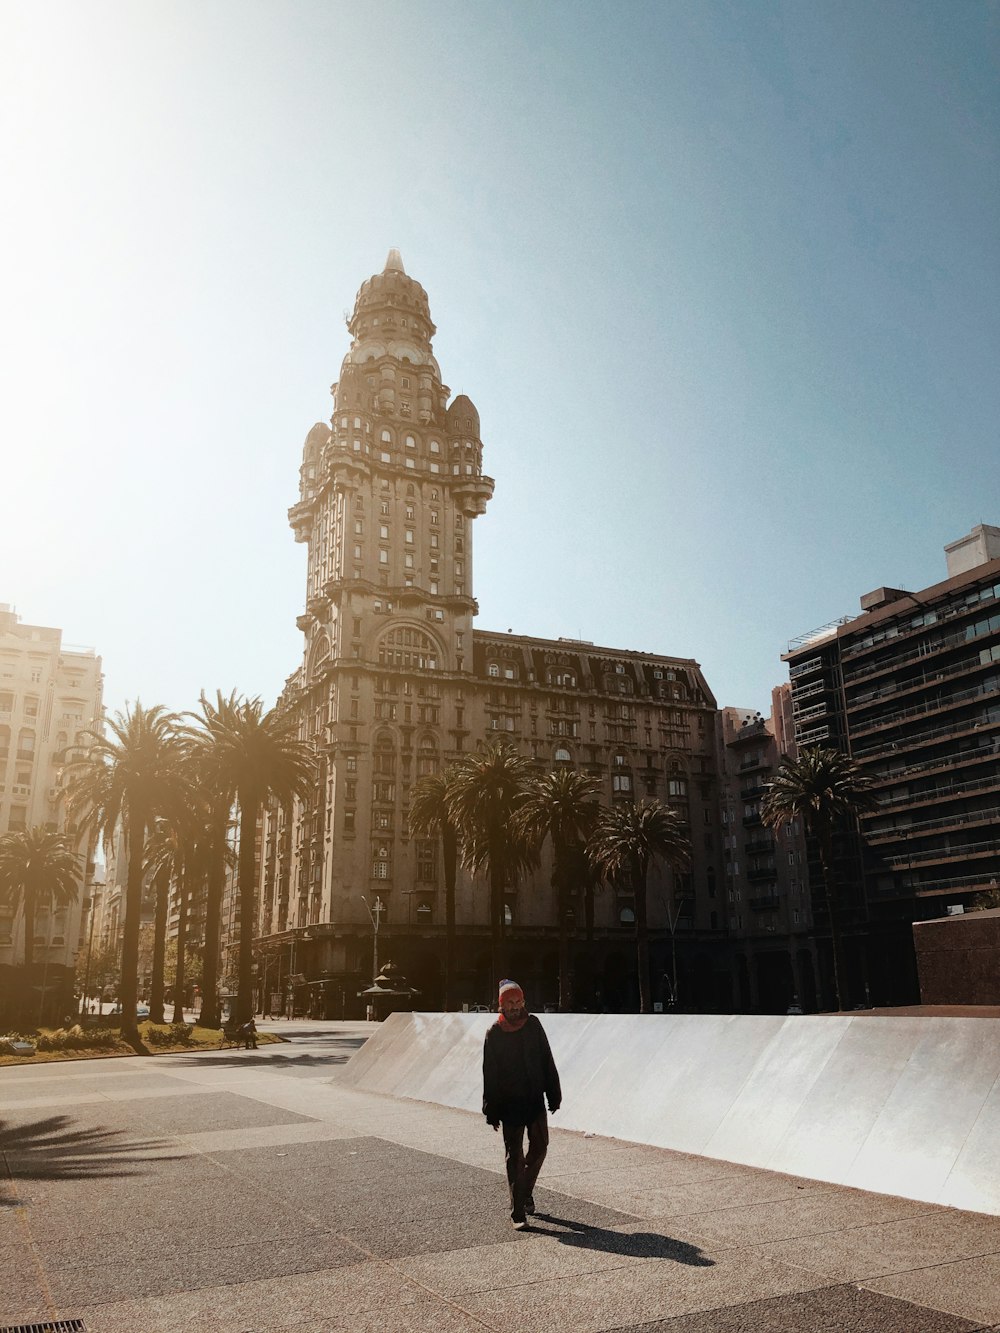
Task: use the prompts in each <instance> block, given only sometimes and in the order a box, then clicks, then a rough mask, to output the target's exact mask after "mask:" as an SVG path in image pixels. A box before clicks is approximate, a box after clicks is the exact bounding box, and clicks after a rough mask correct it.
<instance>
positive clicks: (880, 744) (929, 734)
mask: <svg viewBox="0 0 1000 1333" xmlns="http://www.w3.org/2000/svg"><path fill="white" fill-rule="evenodd" d="M992 713H995V716H993V715H992ZM994 726H1000V709H995V710H992V711H991V713H987V714H985V715H984V716H982V717H979V718H977V719H976V720H975V721H973V720H972V718H969V719H967V720H964V721H963V723H962V725H961V726H959V727H956V725H955V724H954V723H952V724H951V726H948V727H931V728H929V729H928V730H927V731H916V732H914V733H913V734H912V735H909V736H901V737H900V738H899V740H898V741H886V740H880V741H876V742H875V744H874V745H864V746H855V748H854V757H855V758H856V759H861V758H864V757H866V756H869V755H876V754H885V753H886V752H887V751H889V750H903V749H910V748H911V747H912V746H914V745H923V744H924V743H925V742H926V741H933V740H936V739H937V738H938V737H939V736H956V735H958V734H960V733H961V732H968V731H978V730H979V729H980V728H981V727H994Z"/></svg>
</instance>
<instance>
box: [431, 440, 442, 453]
mask: <svg viewBox="0 0 1000 1333" xmlns="http://www.w3.org/2000/svg"><path fill="white" fill-rule="evenodd" d="M440 452H441V446H440V444H438V442H437V440H431V453H432V454H439V453H440Z"/></svg>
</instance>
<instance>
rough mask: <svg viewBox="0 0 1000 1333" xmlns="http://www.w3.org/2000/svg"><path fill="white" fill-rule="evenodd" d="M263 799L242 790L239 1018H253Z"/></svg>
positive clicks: (238, 874)
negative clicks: (259, 826)
mask: <svg viewBox="0 0 1000 1333" xmlns="http://www.w3.org/2000/svg"><path fill="white" fill-rule="evenodd" d="M259 809H260V802H259V801H258V800H257V798H256V796H255V795H254V794H253V793H252V792H251V791H244V792H241V793H240V854H239V869H238V872H237V887H238V891H239V895H240V951H239V979H238V981H237V986H236V992H237V994H236V1015H235V1017H236V1022H237V1023H246V1022H249V1020H250V1019H251V1018H253V1013H254V1004H253V937H254V925H255V920H254V918H255V916H256V911H255V909H256V906H257V883H256V878H255V875H254V870H255V868H256V857H255V855H254V851H255V843H256V838H257V814H258V811H259Z"/></svg>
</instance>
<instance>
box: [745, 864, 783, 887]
mask: <svg viewBox="0 0 1000 1333" xmlns="http://www.w3.org/2000/svg"><path fill="white" fill-rule="evenodd" d="M777 878H778V872H777V870H776V869H775V867H774V866H751V867H750V869H749V870H748V871H747V879H748V880H749V881H750V883H751V884H760V883H767V882H772V883H773V882H774V881H775V880H776V879H777Z"/></svg>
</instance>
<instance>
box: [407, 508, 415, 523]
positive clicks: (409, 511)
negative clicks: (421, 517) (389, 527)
mask: <svg viewBox="0 0 1000 1333" xmlns="http://www.w3.org/2000/svg"><path fill="white" fill-rule="evenodd" d="M406 521H407V523H412V522H413V505H407V506H406Z"/></svg>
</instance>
